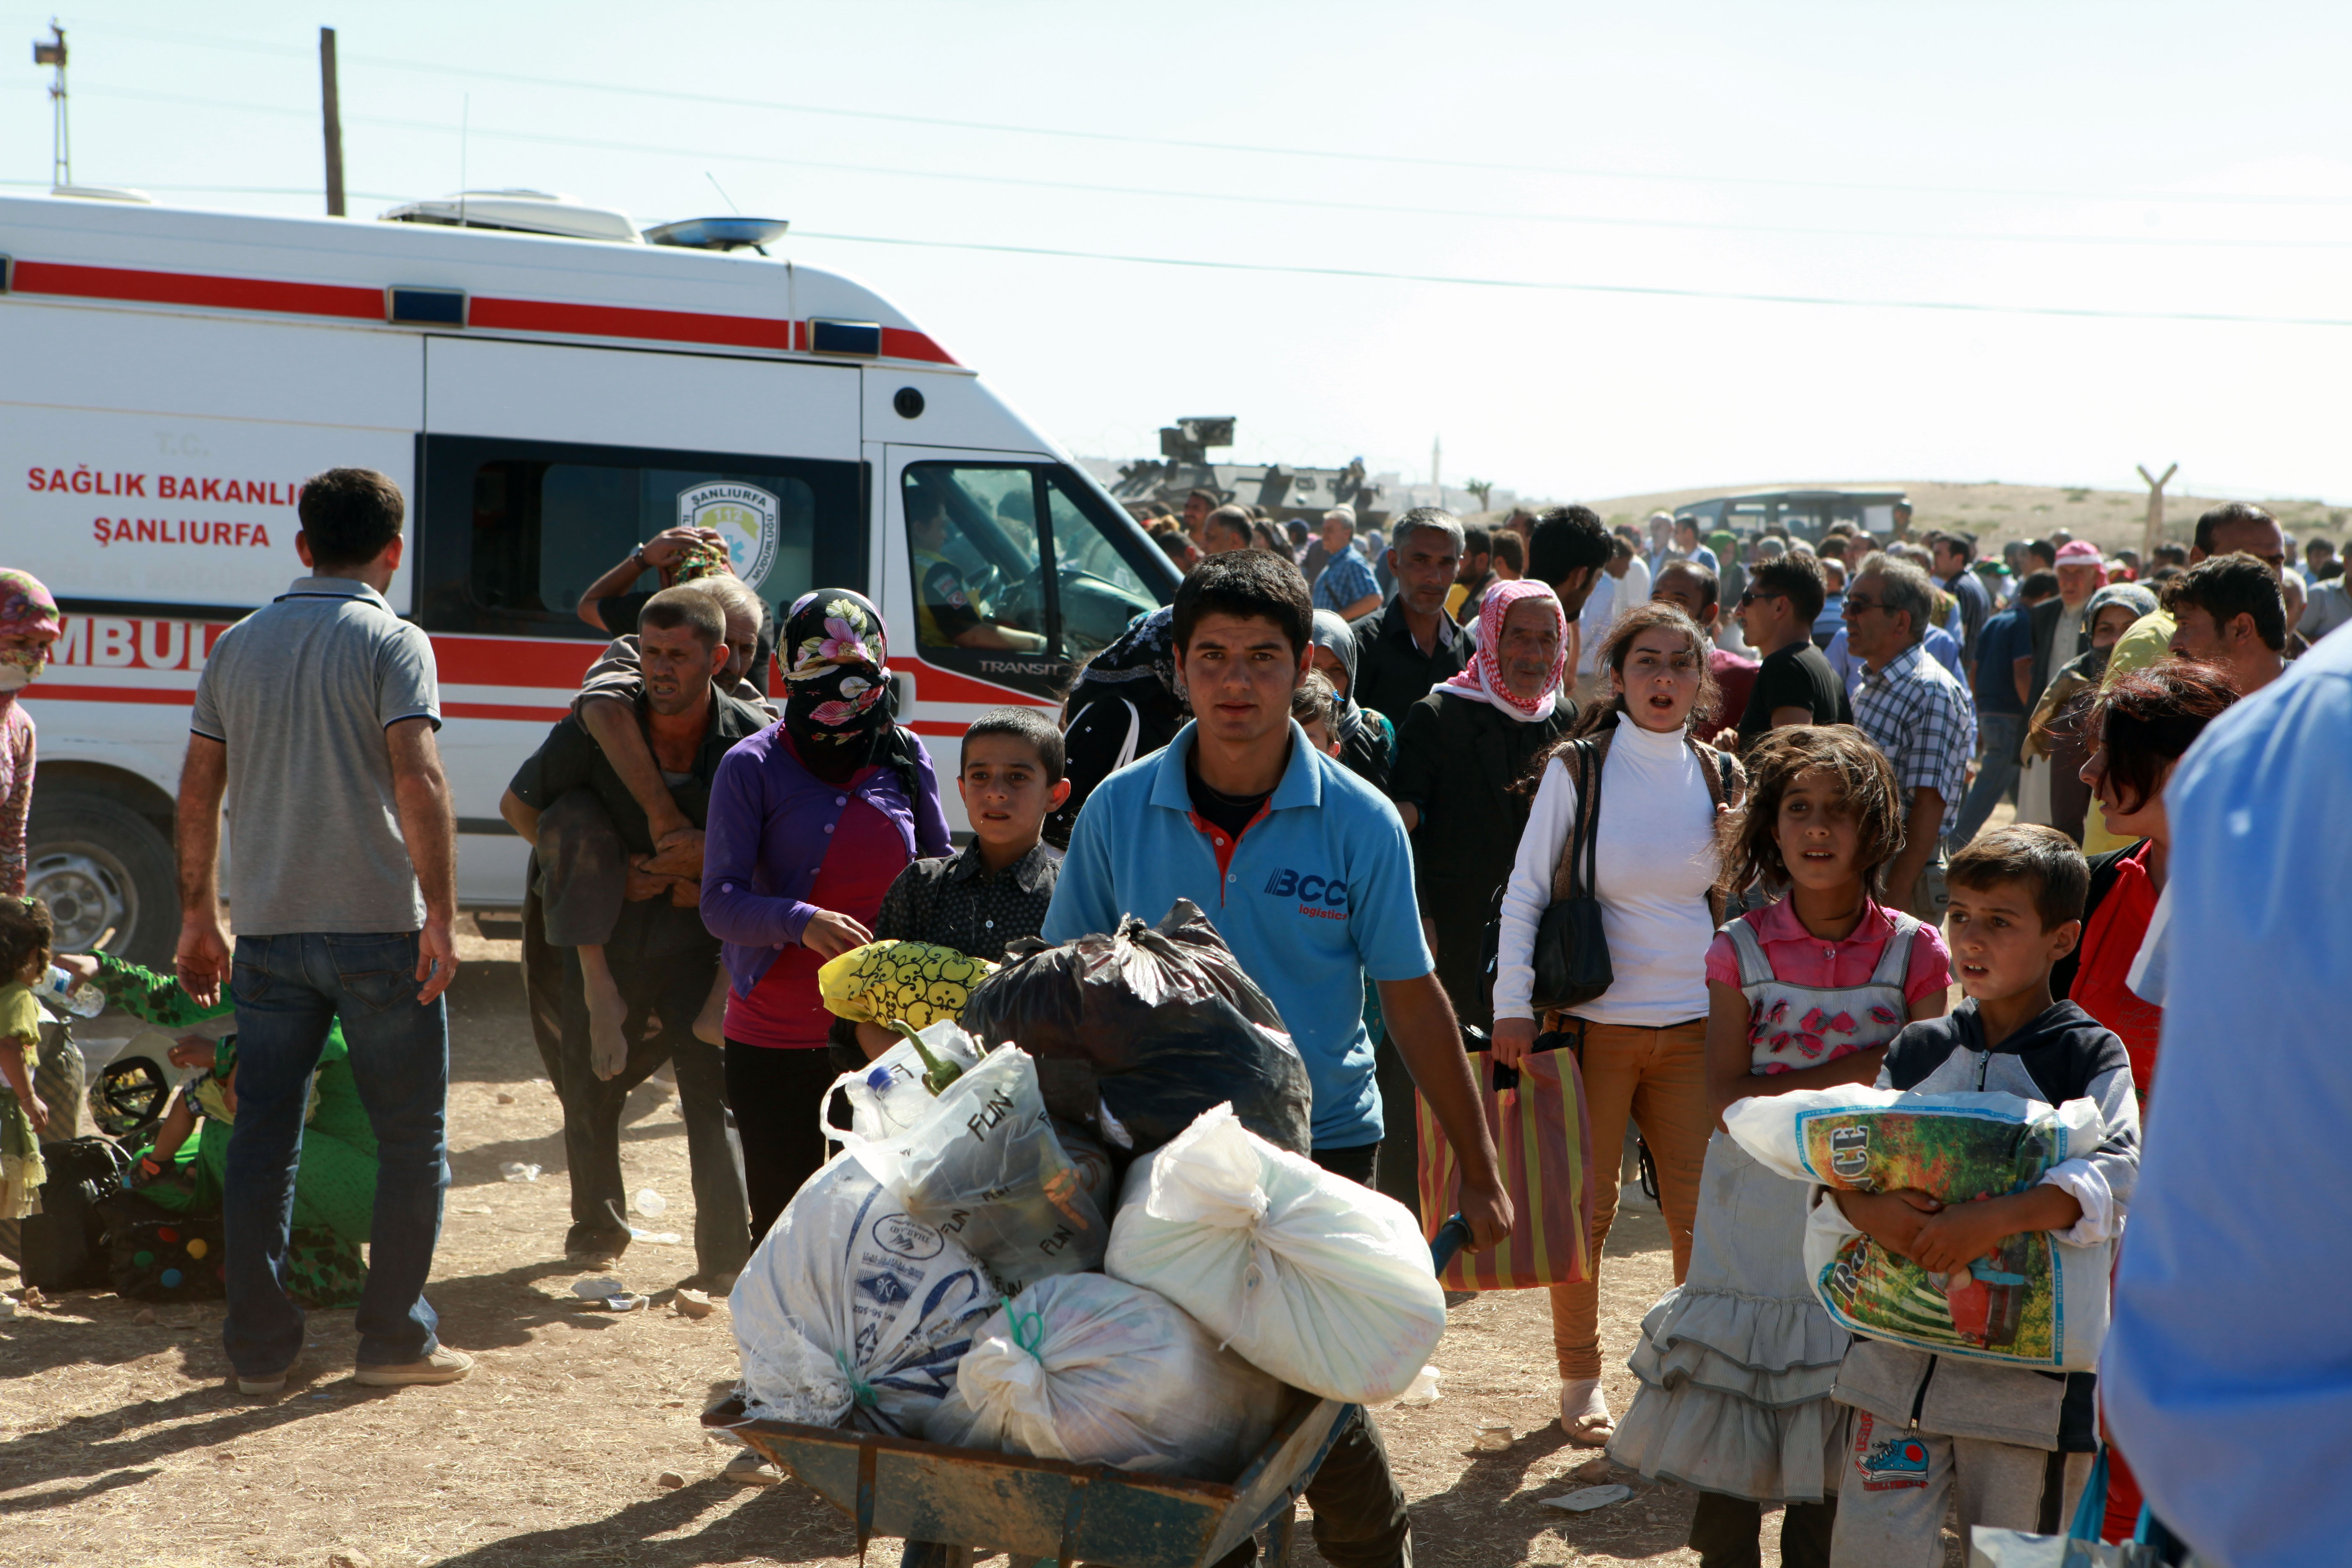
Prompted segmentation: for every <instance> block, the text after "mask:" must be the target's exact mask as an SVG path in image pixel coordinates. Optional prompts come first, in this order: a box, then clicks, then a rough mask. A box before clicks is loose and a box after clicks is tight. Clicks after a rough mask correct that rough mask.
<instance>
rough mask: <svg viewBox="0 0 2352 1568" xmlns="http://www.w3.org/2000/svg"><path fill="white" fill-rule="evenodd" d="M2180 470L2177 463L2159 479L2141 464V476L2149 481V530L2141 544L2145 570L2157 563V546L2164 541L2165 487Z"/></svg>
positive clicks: (2141, 567) (2142, 566)
mask: <svg viewBox="0 0 2352 1568" xmlns="http://www.w3.org/2000/svg"><path fill="white" fill-rule="evenodd" d="M2179 471H2180V465H2179V464H2178V463H2175V464H2173V465H2172V467H2170V468H2167V469H2165V470H2164V478H2162V479H2158V478H2157V477H2156V476H2155V475H2154V474H2151V473H2149V472H2148V471H2147V464H2145V463H2143V464H2141V465H2140V470H2139V477H2140V478H2141V479H2146V480H2147V531H2146V532H2145V533H2144V534H2142V535H2141V537H2140V546H2139V558H2140V563H2141V564H2140V570H2141V571H2143V572H2146V571H2149V570H2151V569H2153V568H2154V566H2155V565H2156V547H2157V546H2158V545H2159V544H2161V543H2163V542H2164V487H2165V486H2166V485H2168V484H2169V483H2171V482H2172V476H2173V475H2175V474H2177V473H2179Z"/></svg>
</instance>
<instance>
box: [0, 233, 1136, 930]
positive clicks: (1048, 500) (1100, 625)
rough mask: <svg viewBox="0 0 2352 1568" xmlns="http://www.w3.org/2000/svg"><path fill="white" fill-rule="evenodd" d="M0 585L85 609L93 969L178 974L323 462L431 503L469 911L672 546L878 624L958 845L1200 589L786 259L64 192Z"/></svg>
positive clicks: (520, 855)
mask: <svg viewBox="0 0 2352 1568" xmlns="http://www.w3.org/2000/svg"><path fill="white" fill-rule="evenodd" d="M0 258H5V259H0V565H7V566H13V567H18V568H22V569H24V570H26V571H29V572H31V573H33V574H35V575H36V576H37V577H39V578H40V579H41V580H42V581H43V582H44V583H46V584H47V585H48V587H49V589H50V591H51V592H52V593H54V594H56V595H57V596H58V600H59V603H60V605H62V606H63V608H64V610H65V612H66V631H65V637H64V640H63V642H62V644H61V645H60V647H58V650H57V657H56V658H55V661H54V663H53V665H52V667H51V669H50V671H49V673H48V675H47V678H46V679H43V680H42V681H41V682H40V683H38V684H37V685H36V686H34V687H32V688H30V689H28V690H27V692H26V701H27V704H28V707H29V710H30V711H31V712H32V714H33V716H34V718H35V719H36V721H37V723H38V725H39V769H38V776H37V784H36V789H35V795H34V815H33V827H32V839H33V843H32V857H33V865H32V870H31V877H30V882H31V890H32V891H34V892H37V893H39V894H41V895H42V896H44V897H46V898H47V899H48V900H49V901H50V904H51V906H52V908H53V909H54V910H56V911H57V913H58V923H59V926H60V928H61V929H60V932H59V935H60V938H61V941H62V942H64V944H65V945H67V946H68V947H71V946H77V945H82V944H85V943H88V942H93V941H95V940H97V939H98V938H99V937H100V935H101V934H102V933H103V932H105V931H109V930H111V931H113V932H114V935H113V937H112V939H111V941H110V946H112V947H113V948H115V949H116V950H118V951H122V952H129V953H132V954H135V955H138V956H141V957H144V958H148V959H158V958H161V957H163V956H166V955H168V954H169V952H170V951H171V948H172V944H173V940H174V938H175V936H176V933H177V930H178V916H177V908H176V900H175V896H174V892H173V861H172V851H171V846H170V834H171V816H172V797H173V791H174V789H175V787H176V785H177V782H178V776H179V768H180V761H181V757H182V755H183V752H184V749H185V746H186V738H187V719H188V708H189V705H190V703H191V702H192V700H193V697H194V689H195V684H196V679H197V672H198V671H199V670H200V669H201V668H203V664H204V659H205V654H206V652H207V650H208V649H209V648H210V647H211V646H212V643H213V641H214V639H215V638H216V637H219V635H220V634H221V632H222V631H224V630H225V629H226V627H227V626H230V625H231V624H232V623H234V622H235V621H236V619H237V618H238V617H239V616H243V615H245V614H247V613H248V612H250V611H251V610H253V609H255V608H257V607H258V606H260V605H266V604H268V602H269V601H270V600H271V599H273V598H274V597H276V596H277V595H279V594H281V593H283V592H284V591H285V589H286V586H287V584H289V583H290V582H291V581H292V580H293V579H294V578H296V577H299V576H301V575H303V574H304V572H303V568H302V566H301V563H300V562H299V558H298V557H297V556H296V554H295V550H294V535H295V532H296V530H297V528H298V526H299V524H298V522H297V518H296V512H295V504H294V503H295V500H296V495H297V492H298V489H299V485H300V483H301V481H302V480H303V479H304V478H305V477H307V476H308V475H310V474H312V473H315V472H318V471H319V470H320V469H322V468H331V467H341V466H360V467H367V468H380V469H382V470H383V471H384V472H385V473H387V474H389V475H391V476H392V477H393V478H394V479H395V480H397V481H398V482H399V484H400V486H401V489H403V491H404V493H405V494H406V495H407V497H408V501H409V535H408V544H407V551H406V556H405V559H404V563H403V565H402V568H401V572H400V574H399V576H398V578H397V579H396V580H395V582H394V584H393V587H392V592H391V595H390V596H391V600H392V604H393V607H394V609H395V610H397V611H399V612H400V613H401V614H402V615H404V616H407V617H408V618H410V619H412V620H414V621H415V622H417V623H418V624H419V625H421V626H423V627H424V628H425V630H426V631H427V632H428V633H429V634H431V636H432V638H433V645H434V650H435V653H436V658H437V659H438V663H439V670H440V679H441V697H442V706H443V712H444V716H445V720H446V722H445V726H444V728H443V730H442V731H441V735H440V746H441V752H442V756H443V758H444V761H445V764H446V768H447V771H448V773H449V777H450V780H451V783H452V784H453V786H454V788H455V793H456V795H457V813H458V817H459V829H460V833H461V837H460V838H459V841H458V842H459V856H458V866H457V878H458V895H459V898H460V900H462V901H463V902H465V903H466V904H467V905H469V906H510V905H513V904H516V903H519V902H520V898H521V892H522V879H523V867H524V860H525V855H526V848H525V846H524V845H523V843H522V841H521V840H520V839H519V838H517V837H514V836H513V835H512V834H511V833H510V832H509V829H508V828H507V826H506V825H505V823H504V822H503V821H502V820H500V818H499V813H498V801H499V795H500V793H501V792H502V791H503V790H504V788H505V786H506V784H507V783H508V781H509V779H510V778H511V777H512V776H513V774H514V772H515V769H516V768H517V766H518V765H519V764H520V763H521V762H522V760H523V759H524V758H525V757H526V756H528V755H529V754H530V752H531V751H532V750H533V749H535V748H536V747H537V746H538V745H539V743H540V742H541V739H542V738H543V737H544V736H545V734H546V732H547V730H548V727H549V726H550V725H551V724H552V723H554V722H555V721H557V720H559V719H561V718H562V716H563V714H564V712H565V711H566V710H567V707H568V705H569V701H570V698H571V694H572V689H573V688H574V687H575V685H576V683H577V681H578V679H579V677H580V675H581V674H582V672H583V670H584V669H585V668H586V667H587V665H588V663H589V661H590V660H591V659H592V658H593V656H594V655H595V653H596V651H597V650H598V649H599V648H600V647H603V645H604V641H605V637H604V634H602V633H600V632H598V631H596V630H594V629H593V628H592V627H590V626H587V625H585V624H583V622H582V621H581V620H580V619H579V617H578V616H577V615H576V614H575V613H574V606H575V604H576V601H577V600H578V598H579V596H580V595H581V593H582V592H583V589H584V588H586V587H587V585H588V584H591V583H593V581H595V580H596V579H597V578H598V577H599V576H601V575H602V574H604V573H605V572H606V571H607V570H608V569H610V568H611V567H613V566H614V565H615V564H616V563H619V562H620V561H621V560H622V559H623V558H625V556H626V555H627V554H628V552H629V551H630V550H631V549H632V547H634V546H635V545H636V544H637V543H639V542H643V541H644V540H646V539H648V538H650V537H652V536H653V535H654V534H655V533H656V532H658V531H660V530H661V529H663V528H665V527H668V526H671V525H673V524H676V523H678V522H681V521H697V522H702V523H706V524H709V525H711V526H715V527H718V528H719V530H720V531H721V532H722V533H723V534H725V535H726V537H727V539H728V543H729V549H730V554H731V555H732V557H733V559H734V562H735V564H736V567H737V570H738V572H739V573H740V574H742V575H743V576H744V577H745V578H746V580H747V581H749V582H750V583H751V584H752V586H753V587H754V588H756V589H757V590H758V591H759V594H760V595H761V598H762V599H763V600H764V601H766V602H767V603H768V604H769V605H771V606H774V605H779V604H782V605H789V604H790V603H791V602H792V601H793V599H794V598H796V597H797V596H798V595H801V594H802V593H803V592H806V591H807V590H809V589H811V588H817V587H850V588H856V589H858V590H860V591H862V592H864V593H866V595H868V596H869V597H871V598H873V599H874V600H875V601H876V603H877V604H878V605H880V606H881V608H882V611H883V614H884V616H886V617H887V619H888V621H889V624H890V627H891V631H892V634H893V642H892V647H891V664H892V668H893V669H894V670H895V671H897V672H898V678H899V700H900V718H901V720H902V721H904V722H907V723H908V724H909V725H910V726H911V727H912V728H913V729H914V731H916V732H917V733H918V734H919V735H921V736H923V737H925V740H926V743H927V744H928V745H929V746H930V747H931V748H932V750H933V760H934V761H935V762H936V763H938V765H939V770H940V778H941V781H942V785H943V794H944V796H945V804H946V805H947V809H948V812H949V816H950V822H951V823H952V824H953V825H955V826H957V827H959V828H961V826H962V820H963V819H962V815H961V808H960V805H959V804H958V802H957V800H956V798H955V794H954V791H953V788H952V785H951V784H950V783H949V781H950V779H951V776H952V774H953V773H954V769H955V742H956V739H957V738H958V737H960V736H961V733H962V731H963V728H964V726H965V725H966V724H967V723H969V722H970V721H971V720H972V719H973V718H975V717H977V716H978V715H979V714H980V713H981V712H982V711H984V710H987V709H988V708H990V707H993V706H996V705H998V704H1003V703H1014V704H1026V705H1029V706H1033V707H1035V708H1038V709H1040V710H1045V711H1047V712H1055V711H1057V692H1058V690H1059V689H1061V687H1062V686H1063V685H1064V684H1066V679H1067V677H1068V673H1069V669H1070V666H1071V663H1072V662H1073V661H1074V660H1077V659H1083V658H1086V657H1087V656H1088V655H1089V654H1091V653H1093V652H1094V651H1096V650H1097V649H1098V648H1099V647H1102V646H1103V645H1104V644H1105V643H1107V642H1108V641H1109V640H1110V639H1111V638H1113V637H1117V636H1118V633H1119V631H1120V630H1121V629H1123V628H1124V626H1126V624H1127V622H1128V621H1129V619H1130V618H1131V617H1132V616H1134V615H1135V614H1137V613H1138V612H1139V611H1140V610H1143V609H1147V608H1149V607H1150V606H1151V605H1155V604H1160V603H1164V602H1166V601H1167V600H1168V599H1169V598H1170V597H1171V596H1172V595H1173V592H1174V589H1175V584H1176V573H1175V570H1174V568H1173V567H1172V565H1171V563H1169V561H1168V560H1167V558H1166V557H1165V556H1164V555H1163V554H1162V553H1161V552H1160V551H1159V550H1158V549H1157V548H1155V547H1154V546H1153V544H1152V542H1151V541H1150V538H1149V536H1147V535H1146V534H1145V533H1144V532H1143V531H1142V530H1141V529H1139V527H1137V526H1136V525H1135V524H1134V522H1133V521H1131V520H1130V519H1129V517H1128V515H1127V514H1126V512H1125V511H1123V510H1120V509H1119V508H1118V506H1117V505H1116V504H1115V503H1114V502H1112V501H1111V500H1110V499H1109V498H1108V496H1106V495H1105V494H1104V493H1103V492H1102V490H1101V489H1100V487H1099V486H1098V485H1097V484H1096V483H1095V482H1094V481H1093V480H1092V479H1089V478H1088V477H1087V476H1086V475H1085V474H1084V473H1083V472H1082V471H1081V470H1079V469H1078V468H1077V467H1076V465H1075V464H1073V463H1071V462H1070V460H1069V459H1068V458H1067V456H1066V454H1065V453H1064V452H1063V451H1062V450H1061V449H1060V448H1059V447H1056V446H1055V444H1054V443H1053V442H1052V441H1050V440H1048V439H1047V438H1046V437H1045V436H1043V435H1041V434H1040V433H1038V432H1037V431H1036V430H1034V429H1033V428H1032V427H1031V426H1028V425H1027V424H1025V423H1024V421H1023V420H1022V419H1021V417H1020V416H1018V415H1017V414H1015V413H1014V412H1013V410H1012V409H1011V408H1009V407H1007V406H1006V405H1005V404H1004V403H1003V400H1001V399H1000V398H998V397H997V396H996V395H994V394H993V393H992V391H991V390H990V389H989V387H988V386H987V384H985V383H984V382H982V380H981V379H980V378H979V377H978V376H977V375H976V374H974V373H972V372H971V371H970V370H968V369H966V368H964V367H963V366H961V365H960V364H958V363H956V362H955V361H954V360H953V359H952V358H951V357H950V355H949V354H948V353H947V352H946V350H945V349H943V348H942V347H941V346H940V345H939V344H938V343H937V342H934V341H933V340H931V339H930V338H929V337H928V336H926V335H925V334H924V333H923V332H922V331H920V330H919V328H918V327H916V326H915V324H914V323H913V322H912V321H908V319H907V317H905V316H904V315H903V314H901V313H900V312H899V311H898V310H895V309H893V308H892V307H891V306H890V305H889V304H888V303H887V301H885V300H882V299H881V298H880V297H878V296H877V295H876V294H874V293H873V292H872V291H870V290H868V289H866V288H864V287H862V286H861V285H859V284H857V283H855V282H853V281H851V280H849V279H845V278H842V277H839V276H836V275H835V274H832V273H827V272H820V271H815V270H813V269H811V268H807V267H803V266H801V265H798V264H797V263H795V262H793V261H790V260H785V259H771V258H766V257H762V256H758V255H753V254H748V253H742V252H724V253H722V252H719V251H714V250H704V249H695V248H683V247H673V246H668V245H647V244H644V243H638V242H634V241H629V242H598V241H593V240H586V239H576V238H562V237H547V236H543V235H535V234H520V233H498V232H486V231H484V230H482V229H479V228H460V227H448V226H429V225H425V224H411V223H382V222H368V221H352V220H345V219H333V218H315V219H313V218H282V217H265V216H251V215H241V214H226V213H215V212H201V211H191V210H186V209H173V208H166V207H161V206H154V205H132V204H128V203H116V202H95V201H84V200H75V199H69V198H53V197H43V196H34V197H0ZM910 494H911V495H912V496H914V497H915V498H916V499H917V500H918V501H919V503H920V507H919V510H921V511H922V512H924V513H925V514H929V512H930V511H931V510H934V509H933V508H932V507H931V506H930V505H929V500H930V498H937V500H938V501H939V502H940V504H941V506H943V507H944V510H945V511H946V513H947V517H948V524H949V526H948V530H947V537H946V539H945V541H944V542H937V541H934V542H930V543H929V547H928V549H926V550H924V551H923V553H922V555H921V561H922V563H923V565H924V571H925V574H926V575H932V574H935V573H936V572H937V570H938V568H939V567H940V563H942V562H945V563H948V564H949V565H950V566H951V567H952V568H953V571H952V573H951V574H947V575H945V576H937V577H935V578H934V582H935V586H936V584H937V583H938V582H950V583H960V584H961V590H962V595H963V597H964V599H965V601H966V602H965V604H963V605H955V606H953V610H952V614H950V611H949V610H948V609H946V608H944V607H942V608H940V609H939V613H937V614H935V613H934V606H933V605H924V606H922V607H921V610H920V613H919V605H918V588H917V582H916V577H917V574H916V572H915V570H914V567H915V564H916V560H917V552H918V549H919V548H920V547H918V546H914V545H910V542H909V539H908V526H907V519H908V506H907V501H908V497H909V495H910ZM656 585H657V579H656V577H655V576H654V575H653V574H646V576H645V577H644V578H643V579H642V580H641V582H640V584H638V586H639V587H640V588H649V587H653V586H656ZM940 604H941V605H944V604H945V601H940ZM977 615H984V616H985V617H986V621H985V622H984V623H983V624H984V625H988V624H992V625H993V626H997V627H1000V628H1002V627H1011V628H1016V629H1018V630H1023V631H1027V632H1032V633H1035V634H1040V635H1041V636H1042V637H1043V638H1044V639H1045V648H1046V651H1045V652H1043V653H1038V654H1029V653H1023V652H1016V651H1011V650H1009V649H1006V648H1003V647H980V646H969V645H970V644H971V643H974V642H976V641H995V642H1003V641H1013V642H1015V643H1032V642H1034V641H1035V640H1036V638H1034V637H1013V638H1003V637H994V638H991V637H985V636H983V637H973V636H971V635H970V634H971V629H972V628H971V626H970V625H969V623H970V621H971V617H972V616H977ZM959 632H961V633H962V634H964V635H963V637H962V640H961V642H959V641H957V640H955V634H957V633H959ZM767 684H768V687H769V689H770V690H771V691H778V690H780V689H781V685H780V683H779V682H778V681H777V680H776V679H775V678H774V676H773V673H772V671H771V674H770V679H769V680H768V682H767ZM285 830H286V831H288V832H294V833H299V832H301V831H303V827H302V824H301V822H300V821H299V818H297V819H294V820H289V822H288V823H287V824H286V825H285ZM227 852H228V853H229V854H230V855H234V854H235V852H236V846H235V845H234V844H231V845H230V846H228V850H227Z"/></svg>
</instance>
